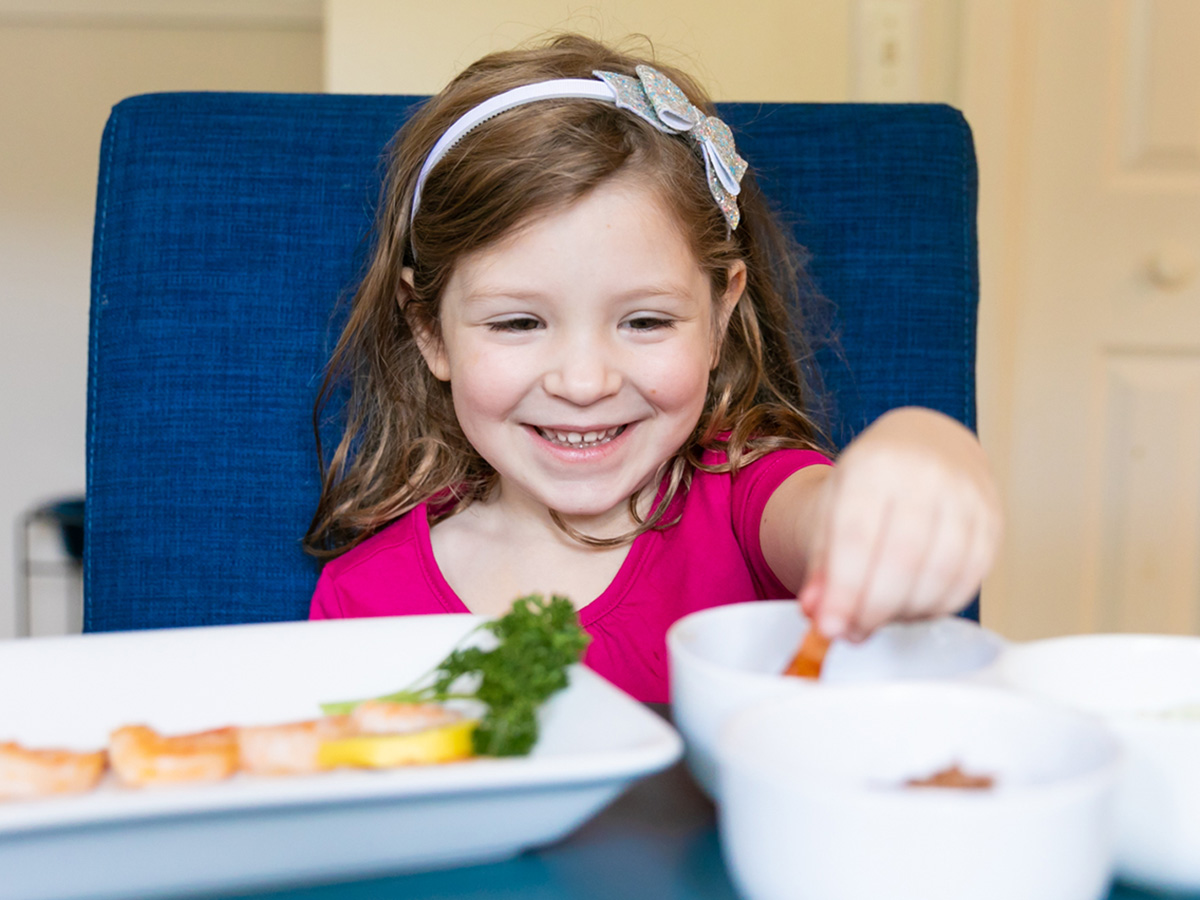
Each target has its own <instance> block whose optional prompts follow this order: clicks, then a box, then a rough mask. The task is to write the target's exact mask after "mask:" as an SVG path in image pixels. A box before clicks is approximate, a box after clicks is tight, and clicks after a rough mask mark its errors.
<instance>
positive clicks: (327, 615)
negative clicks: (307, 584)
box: [308, 569, 346, 620]
mask: <svg viewBox="0 0 1200 900" xmlns="http://www.w3.org/2000/svg"><path fill="white" fill-rule="evenodd" d="M345 617H346V614H345V613H344V612H343V611H342V600H341V597H340V596H338V589H337V585H336V584H335V583H334V580H333V578H331V577H330V575H329V571H328V569H326V570H325V571H324V572H322V573H321V577H320V578H318V579H317V587H316V590H314V591H313V597H312V603H311V604H310V605H309V608H308V618H309V619H310V620H315V619H344V618H345Z"/></svg>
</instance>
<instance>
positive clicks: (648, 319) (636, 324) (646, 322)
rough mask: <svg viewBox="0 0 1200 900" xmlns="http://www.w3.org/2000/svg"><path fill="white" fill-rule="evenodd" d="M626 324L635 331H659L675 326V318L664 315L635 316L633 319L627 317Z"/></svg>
mask: <svg viewBox="0 0 1200 900" xmlns="http://www.w3.org/2000/svg"><path fill="white" fill-rule="evenodd" d="M625 324H626V325H628V326H629V327H630V328H631V329H633V330H634V331H659V330H661V329H664V328H674V327H675V320H674V319H667V318H664V317H662V316H634V317H633V318H632V319H626V320H625Z"/></svg>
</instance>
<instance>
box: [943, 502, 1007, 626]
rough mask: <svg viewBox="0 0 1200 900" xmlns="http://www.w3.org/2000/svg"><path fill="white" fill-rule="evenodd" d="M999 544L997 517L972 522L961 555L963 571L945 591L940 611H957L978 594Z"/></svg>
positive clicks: (987, 517) (960, 571) (961, 570)
mask: <svg viewBox="0 0 1200 900" xmlns="http://www.w3.org/2000/svg"><path fill="white" fill-rule="evenodd" d="M999 543H1000V523H999V517H998V516H986V517H984V518H983V519H982V520H979V521H976V522H975V525H974V527H973V528H972V529H971V537H970V542H969V544H968V547H967V549H966V551H965V553H964V556H963V565H962V568H961V569H960V570H959V572H958V574H957V576H956V577H955V578H954V579H953V580H952V581H951V583H950V585H949V587H948V588H947V591H946V594H945V603H944V606H943V611H945V612H958V611H959V610H960V609H962V608H963V607H964V606H966V605H967V604H968V603H970V602H971V598H972V597H974V596H975V594H976V593H977V592H978V591H979V585H980V584H981V583H982V582H983V577H984V576H985V575H986V574H987V573H988V570H989V569H991V567H992V563H993V562H994V561H995V558H996V550H997V548H998V546H999Z"/></svg>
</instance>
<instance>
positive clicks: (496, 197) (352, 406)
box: [304, 35, 829, 559]
mask: <svg viewBox="0 0 1200 900" xmlns="http://www.w3.org/2000/svg"><path fill="white" fill-rule="evenodd" d="M643 63H644V64H648V65H653V66H654V67H655V68H656V69H658V70H659V71H660V72H662V73H663V74H665V75H666V76H667V77H668V78H670V79H671V80H672V81H674V82H675V83H676V84H677V85H679V87H680V88H682V89H683V91H684V92H685V93H686V94H687V95H688V97H689V98H690V99H691V101H692V102H693V103H695V104H696V105H697V106H699V107H700V108H701V109H703V110H705V111H706V112H707V113H709V114H712V113H713V112H714V108H713V105H712V102H711V101H710V100H709V99H708V97H707V96H706V95H705V94H704V92H703V90H702V89H701V88H700V87H699V85H697V84H696V82H695V81H694V80H693V79H692V78H690V77H689V76H688V75H687V74H685V73H683V72H681V71H679V70H677V69H675V68H673V67H671V66H667V65H663V64H661V63H659V62H656V61H654V60H653V59H652V58H640V57H638V56H635V55H631V54H627V53H623V52H620V51H619V50H617V49H614V48H611V47H609V46H606V45H604V44H601V43H598V42H596V41H593V40H591V39H588V38H585V37H582V36H579V35H560V36H557V37H554V38H552V39H550V40H549V41H547V42H545V43H542V44H540V45H537V46H533V47H530V48H525V49H518V50H513V51H507V52H502V53H494V54H491V55H489V56H485V57H484V58H483V59H480V60H479V61H478V62H476V63H475V64H473V65H471V66H470V67H469V68H467V69H466V70H464V71H463V72H462V73H461V74H460V75H458V77H456V78H455V79H454V80H453V81H452V82H451V83H450V84H449V85H448V86H447V87H446V88H445V89H444V90H443V91H442V92H441V93H439V94H438V95H437V96H435V97H433V98H432V99H431V100H429V101H428V102H427V103H426V104H425V105H424V106H422V107H421V108H420V110H419V111H418V112H417V113H416V114H414V115H413V117H412V118H411V119H410V120H409V121H408V122H407V123H406V124H405V125H404V126H403V127H402V128H401V129H400V131H399V132H398V133H397V135H396V138H395V140H394V141H393V142H392V145H391V149H390V155H389V159H388V170H387V175H386V178H385V183H384V188H383V195H382V198H381V204H380V210H379V214H378V216H377V219H376V223H375V229H376V233H375V236H374V247H373V251H372V254H371V259H370V262H369V264H368V267H367V270H366V273H365V275H364V276H363V279H362V281H361V283H360V284H359V286H358V288H357V291H356V293H355V295H354V299H353V303H352V305H351V308H350V313H349V318H348V320H347V323H346V325H345V328H344V330H343V332H342V335H341V337H340V339H339V341H338V343H337V346H336V347H335V349H334V352H333V354H332V357H331V359H330V363H329V366H328V370H327V373H326V377H325V381H324V383H323V385H322V387H321V391H320V393H319V395H318V397H317V402H316V406H315V409H314V427H315V429H316V431H317V448H318V456H319V457H320V460H321V467H322V486H321V498H320V501H319V503H318V505H317V510H316V513H315V515H314V517H313V521H312V524H311V525H310V526H309V530H308V533H307V535H306V536H305V541H304V544H305V548H306V549H307V550H308V552H310V553H312V554H313V555H315V556H317V557H320V558H323V559H329V558H332V557H335V556H338V555H340V554H342V553H344V552H345V551H347V550H349V549H350V548H351V547H353V546H355V545H356V544H358V543H360V542H361V541H363V540H364V539H366V538H367V537H369V536H371V535H372V534H374V533H376V532H377V531H379V530H380V529H381V528H383V527H384V526H386V525H388V524H390V523H391V522H393V521H395V520H396V519H397V518H398V517H400V516H402V515H404V514H405V513H406V512H408V511H409V510H411V509H413V508H414V507H416V506H417V505H418V504H420V503H422V502H423V501H427V500H435V501H436V503H431V508H435V509H436V511H437V512H436V518H435V519H434V520H433V521H438V520H440V519H441V518H445V517H447V516H449V515H453V514H454V513H455V512H456V511H458V510H459V509H462V508H465V507H466V505H468V504H470V503H472V502H475V501H477V500H481V499H484V498H486V497H487V496H488V494H489V493H490V492H491V490H492V488H493V486H494V485H495V484H496V481H497V474H496V472H495V471H494V470H493V469H492V467H491V466H490V465H489V464H488V463H487V462H486V461H485V460H484V459H483V458H482V457H480V455H479V454H478V453H477V452H476V451H475V449H474V448H473V447H472V446H471V444H470V443H469V442H468V441H467V439H466V437H465V436H464V435H463V433H462V430H461V429H460V427H459V425H458V421H457V419H456V417H455V414H454V406H453V402H452V400H451V394H450V386H449V385H448V384H446V383H443V382H440V381H438V380H437V379H436V378H434V377H433V375H432V373H431V372H430V371H429V369H428V367H427V366H426V364H425V361H424V359H423V357H422V356H421V353H420V351H419V348H418V344H417V337H416V335H417V334H420V333H422V331H424V332H425V333H428V334H432V335H434V336H435V337H437V336H438V335H439V334H440V332H439V298H440V296H441V293H442V290H443V289H444V287H445V286H446V283H447V281H448V280H449V278H450V275H451V273H452V272H453V270H454V266H455V264H456V262H457V261H458V260H459V259H460V258H461V257H462V256H463V255H464V254H466V253H469V252H471V251H475V250H479V249H481V248H484V247H486V246H488V245H490V244H492V243H493V242H495V241H497V240H499V239H500V238H502V237H504V236H505V235H507V234H509V233H510V232H511V231H512V230H513V229H514V228H517V227H519V226H520V225H522V224H523V223H525V222H527V221H529V219H530V218H532V217H534V216H538V215H541V214H545V213H549V212H553V211H556V210H559V209H562V208H563V207H565V206H568V205H570V204H571V203H574V202H575V201H577V200H579V199H580V198H582V197H584V196H586V195H587V194H588V193H589V192H590V191H592V190H594V189H595V188H596V187H597V186H598V185H600V184H603V183H604V182H605V181H607V180H609V179H611V178H613V177H615V176H617V175H618V174H620V175H622V176H626V175H630V176H633V177H635V178H638V179H640V181H641V183H642V184H644V185H645V186H646V190H647V193H648V195H651V196H654V195H656V196H655V199H657V200H658V201H660V202H661V203H663V204H664V207H665V208H666V209H669V210H670V211H671V212H673V213H674V215H675V218H676V220H677V221H678V223H679V225H680V227H681V230H682V232H683V234H684V235H685V237H686V239H687V241H688V242H689V244H690V245H691V248H692V250H693V252H694V254H695V257H696V259H697V260H698V261H699V263H700V265H701V267H702V268H703V269H704V271H705V272H706V273H707V274H708V276H709V278H710V280H711V282H712V295H713V302H714V304H715V303H716V301H717V299H718V298H719V297H721V295H722V294H723V292H724V290H725V287H726V284H727V280H728V271H729V267H730V265H731V264H732V263H734V262H735V261H737V260H743V261H744V262H745V264H746V270H747V283H746V289H745V292H744V293H743V295H742V297H741V300H740V301H739V302H738V304H737V306H736V308H735V310H734V312H733V315H732V317H731V318H730V321H729V325H728V327H727V329H726V333H725V336H724V339H723V342H722V345H721V351H720V357H719V362H718V364H717V366H716V367H715V368H714V369H713V371H712V372H711V373H710V376H709V384H708V397H707V400H706V403H705V406H704V410H703V413H702V414H701V416H700V420H699V422H698V423H697V424H696V427H695V429H694V431H693V433H692V436H691V438H690V439H689V440H688V441H687V443H685V444H684V446H682V447H680V448H679V450H678V451H677V452H676V453H675V455H674V456H673V457H672V458H671V459H669V460H667V461H666V463H664V465H663V467H662V469H661V470H660V472H659V473H657V474H658V477H657V479H655V483H654V484H651V485H649V486H648V487H647V488H645V489H644V490H650V491H653V490H656V489H657V488H658V487H659V486H660V485H661V487H662V489H663V494H662V498H661V500H660V501H659V502H657V503H656V504H655V505H654V508H653V509H652V510H651V512H650V514H649V515H648V516H646V517H644V518H643V517H640V516H639V515H638V510H639V506H638V502H637V501H638V499H639V496H638V495H636V494H635V495H634V496H633V497H631V498H630V501H629V503H630V510H631V512H632V513H633V515H634V521H635V522H636V523H637V527H636V528H635V529H634V530H633V531H631V532H630V533H628V534H626V535H622V536H620V537H616V538H608V539H598V538H592V537H590V536H588V535H584V534H581V533H579V532H578V531H577V530H576V529H574V528H573V527H572V526H570V525H568V524H567V523H566V522H564V521H563V520H562V519H561V517H559V516H558V515H557V513H554V516H555V521H556V522H557V523H558V524H559V527H561V528H563V529H564V530H565V531H566V532H567V533H568V534H571V535H572V537H574V538H575V539H577V540H579V541H581V542H582V543H585V544H588V545H591V546H613V545H618V544H621V543H625V542H628V541H629V540H632V539H633V537H635V536H636V535H637V534H640V533H642V532H644V531H646V530H647V529H650V528H656V527H658V528H662V527H668V526H669V525H670V524H672V522H673V521H674V520H673V519H671V518H670V515H669V514H668V510H669V509H672V508H674V507H675V505H674V504H672V502H671V501H672V500H673V499H674V498H676V497H677V496H679V495H681V493H682V492H684V491H686V490H687V487H688V485H689V484H690V483H691V479H692V475H693V473H694V472H695V471H696V470H697V469H704V470H713V469H717V470H732V471H736V470H737V469H738V467H740V466H742V465H745V464H746V463H748V462H750V461H752V460H754V459H757V458H758V457H760V456H762V455H763V454H765V453H767V452H770V451H771V450H774V449H777V448H781V447H805V448H818V449H827V448H828V447H829V442H828V440H827V439H826V438H824V436H823V434H822V430H821V428H820V427H819V426H818V424H817V420H816V418H815V416H814V414H813V410H814V409H816V408H817V406H816V405H815V404H814V402H813V401H814V390H815V388H814V387H813V386H812V385H810V384H809V383H808V382H809V381H810V380H811V379H810V378H802V377H801V374H800V370H799V369H798V368H797V365H796V362H795V359H796V355H799V356H800V358H801V359H802V360H804V361H805V365H804V370H805V372H806V373H807V374H808V375H809V376H811V375H813V374H815V371H816V370H815V366H813V365H811V353H810V351H809V348H808V346H807V344H806V343H805V342H804V341H803V339H802V338H801V337H800V335H801V334H802V333H803V332H802V329H800V328H799V327H798V326H799V324H800V323H797V322H795V321H794V320H795V318H796V316H797V315H798V314H799V309H800V307H801V304H800V302H799V301H800V293H801V288H802V286H803V285H804V284H805V279H804V273H803V268H802V265H801V262H800V261H801V259H802V256H801V251H800V248H798V247H797V246H796V245H795V243H794V242H793V241H792V239H791V238H790V235H789V234H788V233H787V232H786V230H785V229H784V228H782V227H781V226H780V225H779V223H778V222H777V220H776V218H775V216H774V215H773V213H772V212H771V210H770V209H769V207H768V205H767V203H766V201H765V199H764V198H763V196H762V194H761V192H760V191H759V189H758V186H757V184H756V183H755V179H754V175H753V170H751V171H750V172H748V173H747V174H746V176H745V177H744V179H743V180H742V191H741V195H740V196H739V198H738V199H739V206H740V208H741V223H740V225H739V227H738V228H737V230H736V231H733V232H730V231H729V229H728V227H727V225H726V222H725V218H724V216H723V215H722V214H721V211H720V209H719V208H718V207H717V204H716V202H715V201H714V200H713V197H712V195H711V193H710V192H709V188H708V184H707V181H706V178H705V171H704V162H703V160H702V159H701V157H700V156H699V155H698V154H697V153H696V152H695V150H694V149H693V148H692V146H691V144H690V143H688V141H687V140H686V139H685V138H682V137H678V136H672V135H666V134H663V133H661V132H659V131H657V130H656V129H654V128H653V127H652V126H650V125H649V124H648V123H646V122H643V121H642V120H641V119H639V118H637V117H636V116H634V115H632V114H630V113H628V112H624V111H622V110H619V109H617V108H615V107H613V106H610V105H608V104H605V103H598V102H595V101H590V100H574V99H572V100H539V101H537V102H534V103H529V104H527V105H525V106H521V107H517V108H516V109H512V110H510V111H508V112H505V113H502V114H501V115H499V116H497V117H495V118H494V119H492V120H490V121H488V122H486V123H484V124H482V125H480V126H478V127H476V128H475V129H474V130H473V131H471V132H470V133H469V134H468V135H466V136H465V137H464V138H463V139H462V140H461V141H460V142H459V143H458V144H457V145H456V146H455V147H454V148H453V149H452V150H451V151H450V152H449V153H447V154H446V156H445V157H444V158H443V159H442V161H441V162H440V163H438V165H437V166H436V167H435V168H434V169H433V171H432V172H431V173H430V175H429V177H428V180H427V181H426V182H425V185H424V187H423V191H422V197H421V205H420V208H419V209H418V211H417V214H416V217H415V219H414V220H413V222H412V225H411V227H410V225H409V211H410V208H411V200H412V195H413V189H414V185H415V182H416V179H417V173H418V171H419V170H420V167H421V165H422V163H423V162H424V160H425V157H426V156H427V154H428V153H429V151H430V149H431V148H432V147H433V145H434V143H435V142H436V141H437V139H438V138H439V137H440V136H441V135H442V134H443V133H444V132H445V131H446V129H447V128H448V127H449V126H450V125H451V123H453V122H454V121H455V120H456V119H457V118H458V117H459V116H460V115H462V114H463V113H465V112H466V111H467V110H469V109H471V108H472V107H474V106H476V105H478V104H479V103H481V102H483V101H484V100H487V99H488V98H489V97H493V96H495V95H497V94H499V93H501V92H503V91H506V90H508V89H510V88H513V87H517V86H519V85H524V84H529V83H532V82H535V81H544V80H548V79H552V78H591V77H593V76H592V72H593V70H596V69H600V70H604V71H610V72H620V73H623V74H626V75H635V74H636V73H635V71H634V70H635V67H636V66H638V65H640V64H643ZM648 202H650V196H648ZM405 266H408V267H411V269H412V281H413V283H412V286H411V288H409V287H408V286H407V285H406V284H405V283H404V282H403V281H402V279H401V269H402V268H403V267H405ZM789 308H790V309H791V311H792V314H791V316H790V317H789ZM793 329H794V333H793ZM343 387H348V389H349V390H348V399H347V401H346V404H345V407H344V408H343V409H342V410H341V415H342V416H343V417H344V418H343V423H342V425H343V431H342V437H341V440H340V441H339V443H338V445H337V447H336V448H335V449H334V451H333V453H332V455H331V456H330V458H329V459H328V460H326V459H325V456H324V453H323V452H322V451H321V446H320V427H321V423H322V420H323V419H324V418H325V415H326V411H327V410H328V408H329V406H330V401H331V398H332V397H334V396H335V395H337V394H338V392H339V389H341V388H343ZM713 448H715V449H721V450H724V451H725V453H726V462H724V463H723V464H721V465H720V466H716V467H713V466H707V465H705V464H703V463H702V461H701V458H702V455H703V453H704V451H705V450H706V449H713Z"/></svg>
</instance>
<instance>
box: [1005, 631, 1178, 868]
mask: <svg viewBox="0 0 1200 900" xmlns="http://www.w3.org/2000/svg"><path fill="white" fill-rule="evenodd" d="M997 669H998V675H999V678H1000V679H1001V680H1002V682H1004V683H1006V684H1008V685H1010V686H1011V687H1014V688H1017V689H1020V690H1024V691H1029V692H1033V693H1036V694H1040V695H1043V696H1046V697H1050V698H1053V699H1055V700H1058V701H1060V702H1064V703H1068V704H1070V705H1072V706H1075V707H1078V708H1080V709H1084V710H1087V711H1090V712H1093V713H1098V714H1100V715H1101V716H1102V717H1103V719H1104V721H1105V723H1106V724H1107V725H1108V726H1109V727H1110V728H1111V729H1112V730H1113V731H1114V732H1116V733H1117V735H1118V736H1119V737H1120V738H1121V740H1122V741H1123V743H1124V745H1125V753H1126V757H1127V759H1128V762H1127V764H1126V766H1125V771H1124V773H1123V775H1122V779H1121V785H1120V788H1119V791H1118V794H1117V807H1116V810H1117V811H1116V825H1117V847H1116V853H1117V876H1118V877H1119V878H1120V879H1121V880H1123V881H1128V882H1131V883H1134V884H1139V885H1142V886H1144V887H1150V888H1158V889H1167V890H1177V891H1197V890H1200V638H1194V637H1179V636H1167V635H1133V634H1095V635H1078V636H1073V637H1064V638H1052V639H1050V640H1044V641H1034V642H1031V643H1029V644H1023V645H1014V646H1013V647H1012V648H1011V650H1010V651H1009V652H1007V653H1006V654H1004V657H1003V658H1002V659H1001V661H1000V663H999V665H998V667H997ZM1189 708H1190V709H1189Z"/></svg>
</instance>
